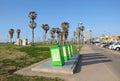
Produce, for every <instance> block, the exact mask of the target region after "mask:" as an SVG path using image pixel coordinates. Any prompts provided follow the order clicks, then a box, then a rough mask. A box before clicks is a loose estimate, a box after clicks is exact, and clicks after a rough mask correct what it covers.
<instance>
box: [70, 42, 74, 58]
mask: <svg viewBox="0 0 120 81" xmlns="http://www.w3.org/2000/svg"><path fill="white" fill-rule="evenodd" d="M70 48H71V54H72V56H73V55H74V51H73V45H72V44H70Z"/></svg>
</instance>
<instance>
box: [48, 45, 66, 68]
mask: <svg viewBox="0 0 120 81" xmlns="http://www.w3.org/2000/svg"><path fill="white" fill-rule="evenodd" d="M50 53H51V59H52V65H53V66H63V65H64V59H63V55H62V53H61V50H60V47H59V46H51V47H50Z"/></svg>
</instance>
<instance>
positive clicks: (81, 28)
mask: <svg viewBox="0 0 120 81" xmlns="http://www.w3.org/2000/svg"><path fill="white" fill-rule="evenodd" d="M80 30H81V31H82V34H81V41H82V44H83V38H84V37H83V31H84V30H85V27H84V26H81V27H80Z"/></svg>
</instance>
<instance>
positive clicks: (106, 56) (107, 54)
mask: <svg viewBox="0 0 120 81" xmlns="http://www.w3.org/2000/svg"><path fill="white" fill-rule="evenodd" d="M89 46H90V47H91V48H92V49H93V50H94V51H95V52H96V53H97V54H100V55H102V57H98V58H100V59H101V60H102V61H104V60H108V61H109V62H104V64H105V65H106V66H107V67H108V69H109V70H110V71H111V72H112V73H113V74H115V75H116V77H118V78H119V79H120V52H116V51H111V50H108V49H105V48H104V49H103V48H100V47H97V46H95V45H89Z"/></svg>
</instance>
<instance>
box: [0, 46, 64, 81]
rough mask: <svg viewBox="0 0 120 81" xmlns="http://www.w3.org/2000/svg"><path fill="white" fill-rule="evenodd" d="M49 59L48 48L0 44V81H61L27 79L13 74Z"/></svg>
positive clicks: (39, 78) (37, 78)
mask: <svg viewBox="0 0 120 81" xmlns="http://www.w3.org/2000/svg"><path fill="white" fill-rule="evenodd" d="M49 57H50V52H49V46H47V45H46V46H45V47H42V46H38V45H37V46H26V47H24V46H16V45H11V44H0V81H62V80H61V79H59V78H47V77H29V76H21V75H15V74H13V73H14V72H15V71H17V70H19V69H22V68H24V67H27V66H29V65H31V64H33V63H36V62H39V61H41V60H44V59H46V58H49Z"/></svg>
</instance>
